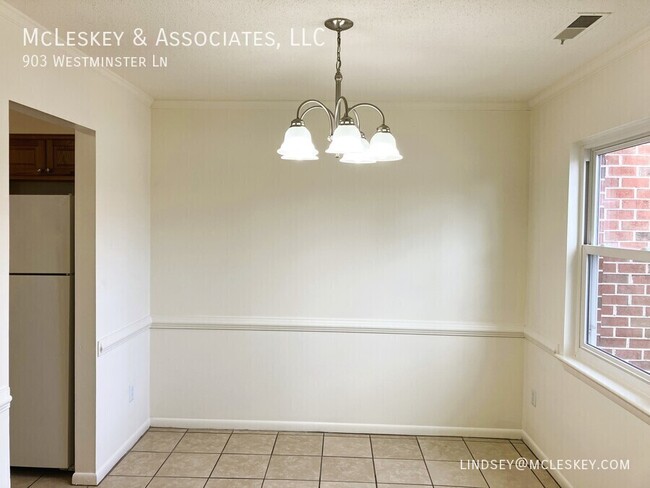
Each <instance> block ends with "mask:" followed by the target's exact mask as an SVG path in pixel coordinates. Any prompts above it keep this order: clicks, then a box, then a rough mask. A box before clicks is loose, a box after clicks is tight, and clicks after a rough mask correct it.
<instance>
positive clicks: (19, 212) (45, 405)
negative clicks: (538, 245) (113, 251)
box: [9, 102, 95, 471]
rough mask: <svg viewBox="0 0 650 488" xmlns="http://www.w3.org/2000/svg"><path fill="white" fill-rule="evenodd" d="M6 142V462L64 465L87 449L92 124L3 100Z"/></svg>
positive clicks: (70, 466)
mask: <svg viewBox="0 0 650 488" xmlns="http://www.w3.org/2000/svg"><path fill="white" fill-rule="evenodd" d="M9 142H10V143H9V193H10V196H9V199H10V205H9V207H10V208H9V215H10V218H9V227H10V235H9V240H10V249H9V252H10V279H9V281H10V287H9V290H10V292H9V352H10V354H9V387H10V389H11V394H12V397H13V400H12V404H11V410H10V464H11V466H12V470H14V467H16V468H17V469H23V470H24V469H26V468H27V469H31V468H51V469H58V470H70V471H71V470H74V467H75V465H76V464H78V463H79V461H80V459H81V458H83V459H81V461H84V462H86V461H85V459H86V458H87V459H90V458H94V452H95V133H94V131H92V130H89V129H86V128H84V127H81V126H79V125H77V124H74V123H72V122H69V121H66V120H64V119H61V118H58V117H55V116H53V115H50V114H47V113H44V112H41V111H38V110H36V109H33V108H30V107H26V106H23V105H20V104H17V103H13V102H10V105H9ZM18 467H21V468H18Z"/></svg>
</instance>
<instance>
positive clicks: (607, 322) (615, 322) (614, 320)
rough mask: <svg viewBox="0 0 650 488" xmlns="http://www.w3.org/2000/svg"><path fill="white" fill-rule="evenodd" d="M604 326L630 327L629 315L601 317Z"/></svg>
mask: <svg viewBox="0 0 650 488" xmlns="http://www.w3.org/2000/svg"><path fill="white" fill-rule="evenodd" d="M601 322H602V324H603V325H604V326H607V327H628V326H629V325H630V318H629V317H604V318H602V319H601Z"/></svg>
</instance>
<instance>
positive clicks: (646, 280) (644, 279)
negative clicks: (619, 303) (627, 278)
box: [632, 274, 650, 285]
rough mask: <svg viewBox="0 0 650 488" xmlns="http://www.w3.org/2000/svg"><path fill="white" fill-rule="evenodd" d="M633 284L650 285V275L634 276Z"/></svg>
mask: <svg viewBox="0 0 650 488" xmlns="http://www.w3.org/2000/svg"><path fill="white" fill-rule="evenodd" d="M632 282H633V283H634V284H644V285H648V284H650V275H647V274H646V275H633V276H632Z"/></svg>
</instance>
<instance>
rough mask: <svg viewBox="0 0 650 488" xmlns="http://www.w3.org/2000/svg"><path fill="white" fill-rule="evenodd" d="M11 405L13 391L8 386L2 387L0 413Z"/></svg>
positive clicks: (0, 389) (0, 391)
mask: <svg viewBox="0 0 650 488" xmlns="http://www.w3.org/2000/svg"><path fill="white" fill-rule="evenodd" d="M10 406H11V391H10V390H9V387H8V386H3V387H2V388H0V413H2V412H4V411H6V410H9V407H10Z"/></svg>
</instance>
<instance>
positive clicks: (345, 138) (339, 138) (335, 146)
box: [325, 124, 364, 154]
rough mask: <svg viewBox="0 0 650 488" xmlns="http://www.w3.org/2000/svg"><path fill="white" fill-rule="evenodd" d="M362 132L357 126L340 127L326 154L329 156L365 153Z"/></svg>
mask: <svg viewBox="0 0 650 488" xmlns="http://www.w3.org/2000/svg"><path fill="white" fill-rule="evenodd" d="M361 141H362V139H361V132H359V129H358V128H357V126H356V125H352V124H342V125H339V126H338V127H337V128H336V130H335V131H334V134H333V135H332V142H331V143H330V147H328V148H327V149H326V150H325V152H326V153H329V154H349V153H361V152H363V149H364V147H363V143H362V142H361Z"/></svg>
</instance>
